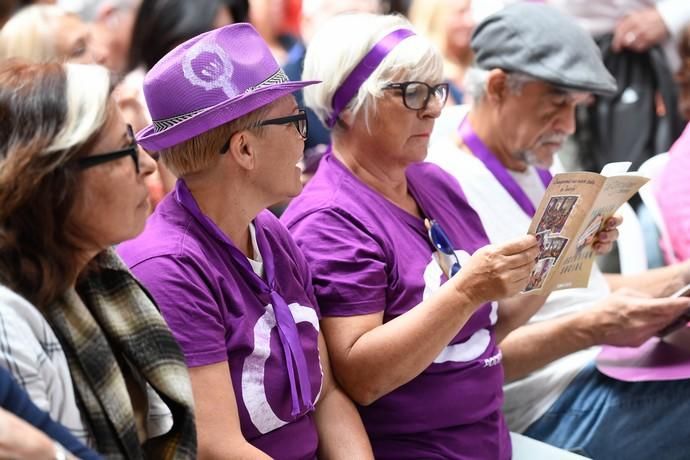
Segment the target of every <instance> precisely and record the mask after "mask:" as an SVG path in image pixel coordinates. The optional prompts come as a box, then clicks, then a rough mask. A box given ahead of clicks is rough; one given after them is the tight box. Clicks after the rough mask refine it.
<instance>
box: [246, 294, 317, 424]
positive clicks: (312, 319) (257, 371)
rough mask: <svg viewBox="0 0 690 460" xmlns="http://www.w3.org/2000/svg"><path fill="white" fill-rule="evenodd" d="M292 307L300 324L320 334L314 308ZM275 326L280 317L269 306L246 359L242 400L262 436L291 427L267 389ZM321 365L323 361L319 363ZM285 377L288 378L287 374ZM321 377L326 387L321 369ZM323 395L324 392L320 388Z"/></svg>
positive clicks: (255, 330) (256, 327)
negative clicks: (281, 415)
mask: <svg viewBox="0 0 690 460" xmlns="http://www.w3.org/2000/svg"><path fill="white" fill-rule="evenodd" d="M289 307H290V313H292V316H293V318H295V323H296V324H299V323H309V324H311V325H312V326H313V327H314V329H315V330H316V332H317V334H318V332H319V318H318V317H317V316H316V312H315V311H314V309H313V308H309V307H305V306H302V305H299V304H297V303H291V304H290V305H289ZM274 327H276V316H275V312H274V310H273V306H272V305H270V304H269V305H267V306H266V311H265V312H264V314H263V315H262V316H261V317H260V318H259V319H258V320H257V322H256V325H255V326H254V350H252V353H251V355H249V356H248V357H247V359H245V360H244V365H243V366H242V400H243V401H244V405H245V407H246V408H247V412H249V418H250V419H251V420H252V423H253V424H254V426H255V427H256V429H257V430H259V432H260V433H261V434H265V433H268V432H270V431H273V430H275V429H277V428H280V427H281V426H284V425H287V424H288V422H286V421H284V420H282V419H281V418H279V417H278V415H276V413H275V412H274V411H273V409H272V408H271V406H270V404H269V403H268V399H267V396H266V388H265V386H264V374H265V366H266V360H268V357H269V356H270V355H271V331H272V330H273V328H274ZM320 366H321V362H320V361H319V367H320ZM285 376H286V378H287V372H286V374H285ZM321 377H322V380H321V384H322V385H323V369H322V370H321ZM320 394H321V389H319V395H320ZM319 395H316V398H315V400H314V401H315V402H316V401H318V399H319Z"/></svg>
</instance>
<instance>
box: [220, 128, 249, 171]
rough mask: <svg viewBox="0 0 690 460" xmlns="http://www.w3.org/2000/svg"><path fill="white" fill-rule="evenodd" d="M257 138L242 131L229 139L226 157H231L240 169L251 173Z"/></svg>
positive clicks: (247, 131) (246, 131) (244, 130)
mask: <svg viewBox="0 0 690 460" xmlns="http://www.w3.org/2000/svg"><path fill="white" fill-rule="evenodd" d="M256 141H257V137H256V135H254V133H252V132H251V131H249V130H247V129H243V130H241V131H237V132H236V133H234V134H233V135H232V136H231V137H230V144H229V147H228V151H227V153H226V155H228V156H229V157H231V158H232V159H233V160H234V161H235V163H237V164H238V165H239V166H240V168H242V169H245V170H247V171H251V170H252V169H254V168H255V167H256Z"/></svg>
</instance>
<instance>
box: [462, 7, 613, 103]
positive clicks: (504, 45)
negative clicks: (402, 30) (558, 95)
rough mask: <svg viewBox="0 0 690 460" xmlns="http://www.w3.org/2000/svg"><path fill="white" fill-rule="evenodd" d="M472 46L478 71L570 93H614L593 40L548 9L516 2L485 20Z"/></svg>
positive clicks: (566, 18)
mask: <svg viewBox="0 0 690 460" xmlns="http://www.w3.org/2000/svg"><path fill="white" fill-rule="evenodd" d="M471 46H472V50H473V51H474V53H475V60H476V65H477V66H478V67H480V68H482V69H495V68H499V69H503V70H506V71H513V72H519V73H523V74H525V75H529V76H531V77H533V78H536V79H538V80H543V81H546V82H548V83H551V84H553V85H555V86H558V87H561V88H566V89H571V90H574V91H586V92H592V93H596V94H602V95H609V94H613V93H615V92H616V80H615V79H614V78H613V76H612V75H611V74H610V73H609V72H608V70H606V67H605V66H604V63H603V62H602V59H601V53H600V51H599V48H598V47H597V45H596V43H594V40H593V39H592V37H591V36H590V35H589V34H588V33H587V32H585V30H584V29H582V28H581V27H580V26H579V25H577V24H576V23H575V20H574V19H572V18H569V17H567V16H565V15H564V14H562V13H561V12H559V11H558V10H556V9H555V8H553V7H550V6H547V5H543V4H536V3H529V2H518V3H515V4H512V5H510V6H508V7H506V8H504V9H502V10H500V11H499V12H497V13H495V14H493V15H491V16H489V17H487V18H486V19H485V20H484V21H482V22H481V23H480V24H479V25H478V26H477V28H476V29H475V31H474V33H473V34H472V42H471Z"/></svg>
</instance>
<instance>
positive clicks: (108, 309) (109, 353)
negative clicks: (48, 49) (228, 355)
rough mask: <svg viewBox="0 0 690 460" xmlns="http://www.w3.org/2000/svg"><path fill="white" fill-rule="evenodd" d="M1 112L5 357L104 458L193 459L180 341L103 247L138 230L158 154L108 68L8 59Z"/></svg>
mask: <svg viewBox="0 0 690 460" xmlns="http://www.w3.org/2000/svg"><path fill="white" fill-rule="evenodd" d="M0 119H2V121H3V122H2V124H1V125H0V317H1V318H2V321H1V322H0V366H2V367H4V368H6V369H8V370H9V371H10V372H11V373H12V374H13V376H14V377H15V378H16V380H17V381H18V382H20V383H21V384H22V385H23V386H24V387H25V388H26V390H27V392H28V393H29V394H30V396H31V399H32V400H33V401H34V402H35V403H36V404H37V405H38V406H39V407H40V408H41V409H43V410H45V411H47V412H49V414H50V415H51V417H52V418H53V419H54V420H56V421H58V422H60V423H61V424H63V425H64V426H66V427H67V428H68V429H70V431H72V432H73V433H74V434H75V435H77V436H78V437H79V438H81V440H89V439H90V440H91V441H92V442H93V445H94V446H95V447H96V448H97V450H98V451H99V452H101V453H102V454H103V455H105V456H108V457H111V456H115V457H118V458H143V457H144V456H152V457H153V458H191V457H193V456H194V455H195V447H196V434H195V428H194V418H193V413H192V410H193V409H192V407H193V403H192V393H191V387H190V383H189V376H188V373H187V369H186V367H185V363H184V360H183V358H182V355H181V353H180V350H179V347H178V346H177V344H176V342H175V340H174V339H173V337H172V335H171V334H170V331H169V330H168V328H167V326H166V325H165V322H164V321H163V319H162V318H161V316H160V314H159V313H158V310H157V309H156V306H155V304H154V303H153V301H152V300H151V299H150V298H149V297H148V295H147V293H146V292H145V291H144V290H142V289H141V287H140V286H139V284H138V283H137V282H136V280H135V279H134V278H133V277H132V276H131V274H130V273H129V271H128V270H127V268H126V267H125V266H124V265H123V264H122V262H121V261H120V259H119V258H118V257H117V256H116V255H115V253H114V252H113V251H112V250H110V249H109V247H110V246H112V245H114V244H117V243H120V242H121V241H124V240H126V239H129V238H132V237H134V236H136V235H137V234H138V233H139V232H140V231H141V230H142V229H143V227H144V222H145V220H146V216H147V215H148V212H149V203H148V193H147V190H146V186H145V184H144V179H145V177H146V176H148V175H150V174H151V173H152V172H153V171H155V163H154V161H153V160H152V159H151V158H150V157H149V156H148V155H146V154H139V150H138V148H137V145H136V142H135V141H134V138H133V136H132V132H131V128H129V129H128V127H127V125H125V123H124V121H123V119H122V116H121V114H120V113H119V111H118V109H117V105H116V103H115V102H114V99H113V97H112V95H111V82H110V78H109V75H108V71H107V70H106V69H105V68H103V67H100V66H92V65H80V64H57V63H47V64H34V63H28V62H26V61H20V60H7V61H4V62H2V63H1V64H0ZM77 403H78V405H77Z"/></svg>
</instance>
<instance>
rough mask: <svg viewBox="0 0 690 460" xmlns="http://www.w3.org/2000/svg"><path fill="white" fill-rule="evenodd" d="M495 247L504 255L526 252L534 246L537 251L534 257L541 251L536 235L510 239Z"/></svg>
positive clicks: (496, 250) (497, 251) (498, 252)
mask: <svg viewBox="0 0 690 460" xmlns="http://www.w3.org/2000/svg"><path fill="white" fill-rule="evenodd" d="M495 248H496V249H495V252H496V253H497V254H500V255H504V256H510V255H513V254H520V253H524V252H526V251H530V250H531V249H533V248H534V249H536V251H537V252H536V253H535V254H534V257H537V254H538V252H539V249H538V248H537V238H536V237H535V236H534V235H524V236H521V237H520V238H517V239H514V240H511V241H508V242H507V243H503V244H499V245H496V246H495Z"/></svg>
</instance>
